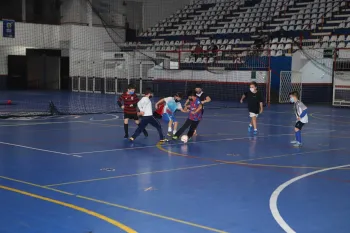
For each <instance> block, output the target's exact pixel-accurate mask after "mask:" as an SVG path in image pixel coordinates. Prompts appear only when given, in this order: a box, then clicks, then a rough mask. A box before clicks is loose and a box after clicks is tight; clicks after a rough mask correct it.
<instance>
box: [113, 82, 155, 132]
mask: <svg viewBox="0 0 350 233" xmlns="http://www.w3.org/2000/svg"><path fill="white" fill-rule="evenodd" d="M135 89H136V88H135V86H134V85H132V84H130V85H129V86H128V90H127V92H125V93H123V94H122V95H121V96H120V97H119V99H118V102H117V103H118V105H119V107H120V108H122V109H123V110H124V132H125V136H124V138H129V119H132V120H134V121H135V123H136V124H137V125H138V124H140V120H139V116H138V115H137V102H139V98H138V97H137V95H136V94H135ZM143 134H144V135H145V137H147V136H148V133H147V131H146V129H145V130H143Z"/></svg>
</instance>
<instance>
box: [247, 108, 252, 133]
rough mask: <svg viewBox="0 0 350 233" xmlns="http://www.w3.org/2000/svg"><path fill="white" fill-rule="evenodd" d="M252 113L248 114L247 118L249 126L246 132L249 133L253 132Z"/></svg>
mask: <svg viewBox="0 0 350 233" xmlns="http://www.w3.org/2000/svg"><path fill="white" fill-rule="evenodd" d="M252 116H253V113H252V112H250V113H249V117H250V122H249V125H248V132H251V131H252V130H253V117H252Z"/></svg>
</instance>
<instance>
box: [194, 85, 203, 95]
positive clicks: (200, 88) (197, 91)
mask: <svg viewBox="0 0 350 233" xmlns="http://www.w3.org/2000/svg"><path fill="white" fill-rule="evenodd" d="M194 90H195V92H196V93H197V94H199V93H201V92H202V86H201V85H200V84H197V85H196V88H195V89H194Z"/></svg>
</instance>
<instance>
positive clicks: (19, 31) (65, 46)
mask: <svg viewBox="0 0 350 233" xmlns="http://www.w3.org/2000/svg"><path fill="white" fill-rule="evenodd" d="M0 26H1V27H2V22H1V23H0ZM113 30H114V31H113V33H111V34H108V33H107V31H106V29H105V28H103V27H89V26H79V25H62V26H56V25H44V24H26V23H16V37H15V38H13V39H11V38H2V30H0V31H1V32H0V38H1V40H0V75H7V73H8V71H7V56H8V55H25V53H26V48H38V49H43V48H45V49H62V50H63V56H68V55H69V56H70V57H71V59H70V76H76V75H78V74H82V75H88V74H89V75H91V71H92V70H93V69H94V70H95V71H96V72H97V73H96V75H97V76H100V77H101V76H102V67H103V53H104V51H105V50H106V48H108V49H109V50H110V51H111V50H113V51H118V47H117V46H116V44H115V42H117V43H121V42H123V41H124V36H125V30H123V29H113ZM111 37H112V38H113V39H111ZM82 72H83V73H82Z"/></svg>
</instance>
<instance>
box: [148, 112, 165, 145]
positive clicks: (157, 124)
mask: <svg viewBox="0 0 350 233" xmlns="http://www.w3.org/2000/svg"><path fill="white" fill-rule="evenodd" d="M149 124H150V125H152V126H153V127H154V128H156V129H157V131H158V134H159V141H160V142H164V141H166V139H165V137H164V134H163V131H162V125H161V124H160V122H159V121H158V120H157V119H156V118H154V117H153V116H150V119H149Z"/></svg>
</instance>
